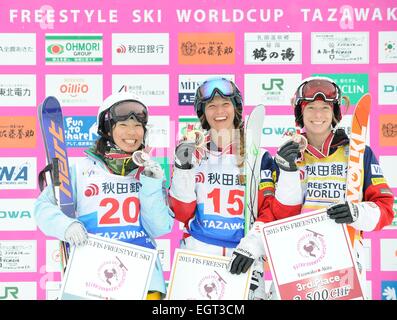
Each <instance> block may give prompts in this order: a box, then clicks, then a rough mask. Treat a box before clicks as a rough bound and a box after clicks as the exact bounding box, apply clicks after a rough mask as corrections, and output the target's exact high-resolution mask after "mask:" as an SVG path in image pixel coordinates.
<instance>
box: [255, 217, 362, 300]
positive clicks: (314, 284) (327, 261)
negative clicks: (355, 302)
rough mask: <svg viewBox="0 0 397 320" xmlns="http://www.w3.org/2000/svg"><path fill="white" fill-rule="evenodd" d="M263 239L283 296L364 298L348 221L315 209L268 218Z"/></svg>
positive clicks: (280, 294)
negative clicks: (342, 221)
mask: <svg viewBox="0 0 397 320" xmlns="http://www.w3.org/2000/svg"><path fill="white" fill-rule="evenodd" d="M261 231H262V236H263V237H262V239H263V241H264V245H265V250H266V253H267V257H268V262H269V264H270V270H271V273H272V279H273V281H274V285H275V288H276V292H277V295H278V297H280V299H281V300H348V299H363V291H362V289H361V284H360V281H359V277H358V272H357V266H356V262H355V259H354V253H353V250H352V248H351V245H350V238H349V234H348V231H347V228H346V225H345V224H337V223H335V222H334V221H330V219H329V218H328V216H327V212H326V211H324V210H316V211H312V212H308V213H305V214H300V215H297V216H293V217H290V218H286V219H281V220H277V221H274V222H271V223H267V224H266V225H265V226H264V227H263V228H262V229H261Z"/></svg>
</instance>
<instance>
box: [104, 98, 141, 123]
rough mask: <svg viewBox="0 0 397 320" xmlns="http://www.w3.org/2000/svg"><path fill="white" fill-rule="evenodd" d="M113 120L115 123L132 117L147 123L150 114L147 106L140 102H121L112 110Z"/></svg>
mask: <svg viewBox="0 0 397 320" xmlns="http://www.w3.org/2000/svg"><path fill="white" fill-rule="evenodd" d="M110 115H111V119H112V120H114V121H124V120H128V119H129V118H131V117H135V118H137V120H139V121H142V122H144V123H147V121H148V112H147V108H146V106H145V105H144V104H143V103H141V102H138V101H133V100H126V101H120V102H119V103H117V104H115V105H113V106H112V107H111V108H110Z"/></svg>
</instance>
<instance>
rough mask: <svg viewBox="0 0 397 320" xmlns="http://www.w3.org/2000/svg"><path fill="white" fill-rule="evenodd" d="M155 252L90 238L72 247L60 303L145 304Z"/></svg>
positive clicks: (154, 261)
mask: <svg viewBox="0 0 397 320" xmlns="http://www.w3.org/2000/svg"><path fill="white" fill-rule="evenodd" d="M156 256H157V251H156V250H154V249H148V248H145V247H141V246H136V245H132V244H129V243H126V242H121V241H117V240H113V239H108V238H103V237H99V236H96V235H92V234H89V237H88V244H87V245H85V246H82V247H73V248H72V250H71V253H70V257H69V261H68V264H67V268H66V272H65V275H64V277H63V280H62V287H61V292H60V296H59V299H62V300H81V299H82V300H84V299H89V300H144V299H146V294H147V291H148V288H149V284H150V281H151V278H152V273H153V269H154V265H155V263H156Z"/></svg>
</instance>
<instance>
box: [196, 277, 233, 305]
mask: <svg viewBox="0 0 397 320" xmlns="http://www.w3.org/2000/svg"><path fill="white" fill-rule="evenodd" d="M214 273H215V274H209V275H206V276H204V277H203V278H202V279H201V280H200V282H199V285H198V289H199V292H200V295H201V296H202V297H203V298H204V299H209V300H221V299H222V298H223V296H224V294H225V285H226V281H225V280H224V279H223V278H222V277H221V276H220V275H219V273H218V272H216V271H214Z"/></svg>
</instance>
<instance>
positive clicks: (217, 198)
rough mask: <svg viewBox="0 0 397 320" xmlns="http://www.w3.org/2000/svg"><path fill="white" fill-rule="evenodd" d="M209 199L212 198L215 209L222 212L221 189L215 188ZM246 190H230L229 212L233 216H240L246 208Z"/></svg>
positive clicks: (228, 199)
mask: <svg viewBox="0 0 397 320" xmlns="http://www.w3.org/2000/svg"><path fill="white" fill-rule="evenodd" d="M208 199H212V202H213V205H214V211H215V212H216V213H221V212H220V211H221V189H220V188H215V189H214V190H212V191H211V193H209V194H208ZM243 199H244V191H243V190H230V191H229V195H228V197H227V208H226V210H227V212H228V213H229V214H231V215H233V216H238V215H241V214H242V213H243V210H244V202H243Z"/></svg>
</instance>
